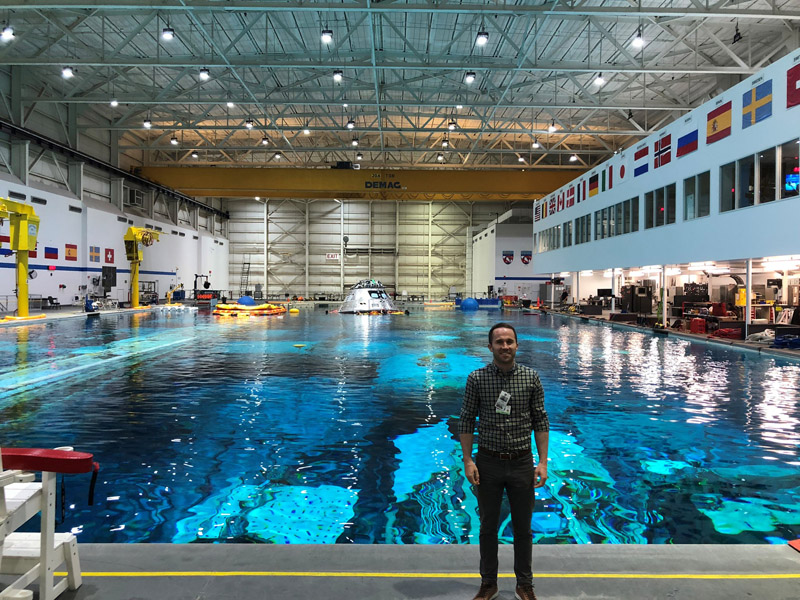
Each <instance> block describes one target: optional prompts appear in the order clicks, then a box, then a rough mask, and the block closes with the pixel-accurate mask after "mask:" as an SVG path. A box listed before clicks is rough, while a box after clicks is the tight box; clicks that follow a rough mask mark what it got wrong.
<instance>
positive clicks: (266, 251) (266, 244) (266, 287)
mask: <svg viewBox="0 0 800 600" xmlns="http://www.w3.org/2000/svg"><path fill="white" fill-rule="evenodd" d="M268 293H269V198H264V297H265V298H266V296H267V294H268Z"/></svg>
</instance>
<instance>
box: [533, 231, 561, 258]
mask: <svg viewBox="0 0 800 600" xmlns="http://www.w3.org/2000/svg"><path fill="white" fill-rule="evenodd" d="M560 241H561V225H556V226H555V227H551V228H550V229H545V230H544V231H542V232H540V233H539V240H538V249H537V252H547V251H548V250H558V249H559V247H560V245H559V242H560Z"/></svg>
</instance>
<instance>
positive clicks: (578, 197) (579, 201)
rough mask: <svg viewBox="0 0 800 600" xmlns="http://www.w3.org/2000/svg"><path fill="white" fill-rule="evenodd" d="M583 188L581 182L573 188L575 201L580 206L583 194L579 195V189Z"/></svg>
mask: <svg viewBox="0 0 800 600" xmlns="http://www.w3.org/2000/svg"><path fill="white" fill-rule="evenodd" d="M582 187H583V182H582V181H579V182H578V185H576V186H575V188H576V190H575V201H576V202H577V203H578V204H580V203H581V202H583V194H582V193H581V188H582Z"/></svg>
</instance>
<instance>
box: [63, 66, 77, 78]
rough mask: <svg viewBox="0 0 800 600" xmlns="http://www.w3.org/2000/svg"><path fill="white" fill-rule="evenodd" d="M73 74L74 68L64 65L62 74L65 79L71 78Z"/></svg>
mask: <svg viewBox="0 0 800 600" xmlns="http://www.w3.org/2000/svg"><path fill="white" fill-rule="evenodd" d="M73 75H75V71H74V70H73V69H72V67H64V68H63V69H61V76H62V77H63V78H64V79H69V78H71V77H72V76H73Z"/></svg>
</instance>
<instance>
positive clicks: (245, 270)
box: [239, 256, 250, 296]
mask: <svg viewBox="0 0 800 600" xmlns="http://www.w3.org/2000/svg"><path fill="white" fill-rule="evenodd" d="M249 285H250V257H249V256H245V257H244V262H243V263H242V276H241V279H239V296H244V295H245V294H246V293H247V286H249Z"/></svg>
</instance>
